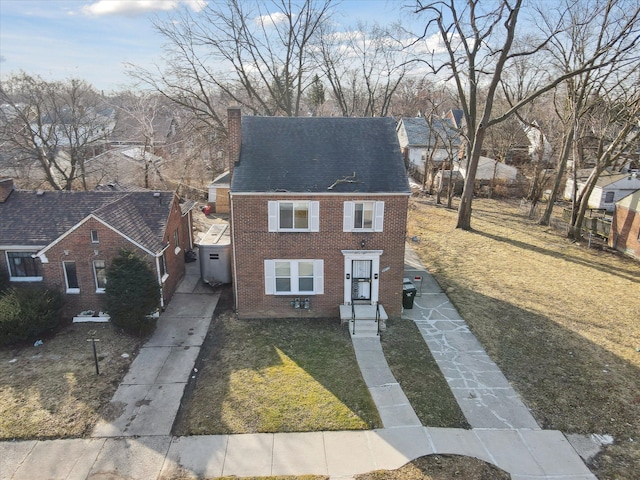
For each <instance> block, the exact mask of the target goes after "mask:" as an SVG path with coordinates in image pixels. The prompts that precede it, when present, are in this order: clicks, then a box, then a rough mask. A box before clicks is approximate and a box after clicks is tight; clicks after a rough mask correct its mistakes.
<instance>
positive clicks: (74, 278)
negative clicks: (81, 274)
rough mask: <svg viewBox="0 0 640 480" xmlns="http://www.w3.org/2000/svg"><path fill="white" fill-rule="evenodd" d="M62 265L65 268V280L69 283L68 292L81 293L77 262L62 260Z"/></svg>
mask: <svg viewBox="0 0 640 480" xmlns="http://www.w3.org/2000/svg"><path fill="white" fill-rule="evenodd" d="M62 267H63V268H62V269H63V270H64V281H65V283H66V285H67V293H80V284H79V283H78V271H77V270H76V262H62Z"/></svg>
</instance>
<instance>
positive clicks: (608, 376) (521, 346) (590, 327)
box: [408, 199, 640, 478]
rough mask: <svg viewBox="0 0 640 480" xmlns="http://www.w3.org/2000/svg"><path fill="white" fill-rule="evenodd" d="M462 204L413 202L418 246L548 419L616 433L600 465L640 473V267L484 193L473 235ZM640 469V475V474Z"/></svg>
mask: <svg viewBox="0 0 640 480" xmlns="http://www.w3.org/2000/svg"><path fill="white" fill-rule="evenodd" d="M455 223H456V212H455V211H451V210H447V209H445V208H441V207H437V206H435V205H433V203H432V202H431V201H429V200H413V201H412V202H411V206H410V214H409V223H408V235H409V236H410V237H411V236H414V235H415V236H417V237H418V238H419V241H418V242H417V243H415V244H414V248H415V249H416V251H417V252H418V254H419V255H420V257H421V258H422V260H423V261H424V263H425V265H426V266H427V268H428V270H429V271H430V272H431V273H432V274H433V275H434V276H435V277H436V278H437V280H438V281H439V282H440V284H441V285H442V287H443V288H444V290H445V291H446V292H447V294H448V295H449V297H450V298H451V300H452V301H453V303H454V304H455V305H456V307H457V308H458V310H459V311H460V313H461V315H462V316H463V318H465V320H466V321H467V323H468V324H469V325H470V327H471V329H472V330H473V331H474V333H475V334H476V336H477V337H478V338H479V340H480V341H481V342H482V344H483V345H484V347H485V349H486V350H487V351H488V353H489V354H490V355H491V356H492V358H493V359H494V360H495V361H496V362H497V363H498V365H499V366H500V367H501V369H502V370H503V371H504V373H505V375H506V376H507V377H508V378H509V380H510V381H511V382H512V384H513V385H514V386H515V387H516V388H517V389H518V390H519V392H520V393H521V395H522V396H523V397H524V399H525V401H526V403H527V404H528V406H529V407H530V408H531V409H532V411H533V413H534V415H535V416H536V419H537V420H538V422H539V423H540V424H541V426H543V428H550V429H558V430H562V431H563V432H566V433H600V434H611V435H613V436H614V438H615V445H613V446H611V447H609V448H607V449H606V451H605V452H604V453H603V454H602V455H600V456H599V457H598V458H597V459H596V460H595V461H594V462H593V464H592V465H591V468H592V469H593V471H594V472H595V473H596V474H597V475H599V476H601V477H602V478H634V477H635V475H637V472H638V471H640V448H639V447H638V443H639V442H640V421H639V420H638V419H639V418H640V352H639V350H640V322H639V318H640V264H639V263H638V262H635V261H633V260H631V259H628V258H624V257H621V256H619V255H617V254H613V253H611V252H608V251H603V250H601V249H598V250H596V249H588V248H586V247H585V245H581V244H575V243H572V242H571V241H570V240H568V239H567V238H565V237H564V235H563V234H562V232H556V231H553V230H551V229H549V228H546V227H541V226H538V225H536V224H534V223H533V222H531V221H529V220H527V219H526V218H525V217H524V216H522V215H521V214H520V213H519V212H518V208H517V203H514V202H506V201H495V200H485V199H476V200H475V201H474V210H473V218H472V227H473V228H474V230H473V231H472V232H466V231H462V230H458V229H455V228H454V227H455ZM635 478H637V477H635Z"/></svg>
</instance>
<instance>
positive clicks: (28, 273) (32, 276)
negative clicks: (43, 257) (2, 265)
mask: <svg viewBox="0 0 640 480" xmlns="http://www.w3.org/2000/svg"><path fill="white" fill-rule="evenodd" d="M5 255H6V258H7V265H8V266H9V280H10V281H12V282H41V281H42V268H41V266H40V260H39V259H38V258H37V257H36V252H6V254H5Z"/></svg>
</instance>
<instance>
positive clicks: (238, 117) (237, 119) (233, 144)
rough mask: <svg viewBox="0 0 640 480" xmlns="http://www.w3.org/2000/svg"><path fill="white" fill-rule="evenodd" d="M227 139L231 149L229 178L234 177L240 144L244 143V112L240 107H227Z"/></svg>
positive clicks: (229, 149)
mask: <svg viewBox="0 0 640 480" xmlns="http://www.w3.org/2000/svg"><path fill="white" fill-rule="evenodd" d="M227 129H228V131H229V133H228V137H227V141H228V142H229V143H228V151H229V179H231V177H233V167H234V165H235V164H236V163H237V162H238V161H239V160H240V145H241V144H242V114H241V112H240V107H238V106H232V107H229V108H227Z"/></svg>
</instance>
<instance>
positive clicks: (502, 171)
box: [453, 157, 518, 183]
mask: <svg viewBox="0 0 640 480" xmlns="http://www.w3.org/2000/svg"><path fill="white" fill-rule="evenodd" d="M453 169H454V170H455V171H458V172H460V175H461V176H462V178H465V179H466V178H467V161H466V159H462V160H458V161H456V163H455V164H454V167H453ZM517 178H518V169H517V168H516V167H512V166H511V165H506V164H504V163H501V162H498V161H497V160H494V159H493V158H488V157H480V160H479V161H478V169H477V171H476V181H477V182H480V183H489V182H491V181H493V180H500V181H503V182H505V183H515V182H516V181H517Z"/></svg>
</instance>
